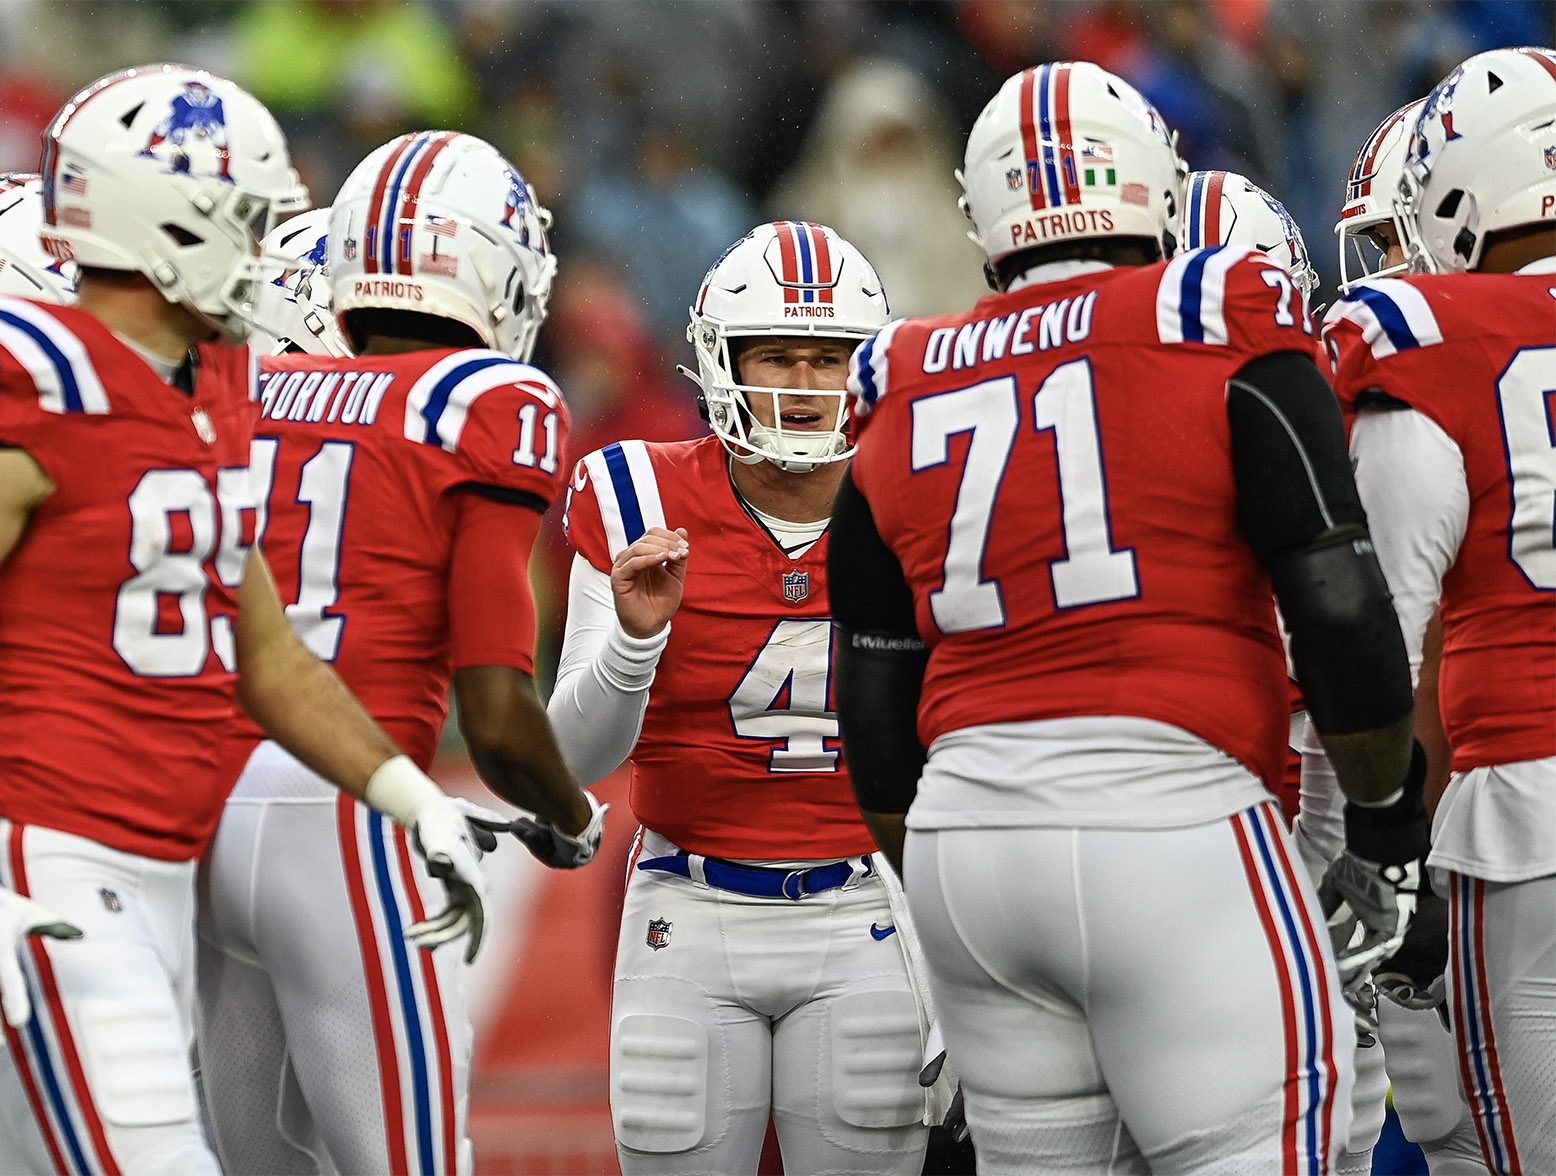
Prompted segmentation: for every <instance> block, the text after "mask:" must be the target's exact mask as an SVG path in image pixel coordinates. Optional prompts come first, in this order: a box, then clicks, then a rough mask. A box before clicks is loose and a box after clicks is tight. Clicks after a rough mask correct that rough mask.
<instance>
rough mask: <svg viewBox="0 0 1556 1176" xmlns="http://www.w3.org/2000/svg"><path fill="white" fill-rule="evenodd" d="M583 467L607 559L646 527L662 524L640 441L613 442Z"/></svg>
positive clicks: (649, 466) (654, 482)
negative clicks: (596, 508) (591, 484)
mask: <svg viewBox="0 0 1556 1176" xmlns="http://www.w3.org/2000/svg"><path fill="white" fill-rule="evenodd" d="M583 464H584V468H585V469H586V470H588V471H589V477H590V479H592V480H593V482H594V498H595V501H596V502H598V503H599V504H600V519H601V521H603V523H604V524H605V541H606V543H607V544H608V545H609V548H610V558H611V559H613V560H614V559H615V558H616V556H617V555H619V554H620V553H621V549H622V548H624V547H627V546H628V545H630V544H632V543H635V542H637V540H638V539H639V538H640V537H641V536H642V534H643V532H644V531H646V530H648V528H650V527H663V526H664V525H665V509H664V504H663V503H662V502H661V501H660V498H659V478H658V475H656V474H655V473H654V463H653V460H652V459H651V458H650V457H649V456H648V446H647V445H646V444H644V443H643V442H642V441H617V442H615V443H614V444H611V445H607V446H606V447H605V448H604V449H597V450H595V451H594V452H593V453H591V454H589V456H588V457H586V458H584V459H583Z"/></svg>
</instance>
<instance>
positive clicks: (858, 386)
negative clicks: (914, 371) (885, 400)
mask: <svg viewBox="0 0 1556 1176" xmlns="http://www.w3.org/2000/svg"><path fill="white" fill-rule="evenodd" d="M901 325H902V320H898V321H897V322H894V323H888V324H887V325H886V326H884V327H882V328H881V329H880V330H879V331H877V332H876V333H875V334H874V335H871V336H870V337H869V338H868V339H866V340H865V341H864V342H863V343H861V344H860V345H859V346H858V347H856V348H855V349H854V354H853V355H852V356H851V357H850V358H849V361H848V392H849V396H850V397H851V398H852V401H853V407H852V412H853V414H854V416H856V417H865V416H869V415H870V410H871V409H873V408H874V407H875V402H876V401H877V400H879V399H880V398H881V397H882V396H883V395H885V393H886V385H887V380H888V379H889V376H890V372H889V370H888V368H887V366H886V353H887V352H888V351H890V350H891V341H892V336H893V335H895V334H896V333H897V328H898V327H900V326H901Z"/></svg>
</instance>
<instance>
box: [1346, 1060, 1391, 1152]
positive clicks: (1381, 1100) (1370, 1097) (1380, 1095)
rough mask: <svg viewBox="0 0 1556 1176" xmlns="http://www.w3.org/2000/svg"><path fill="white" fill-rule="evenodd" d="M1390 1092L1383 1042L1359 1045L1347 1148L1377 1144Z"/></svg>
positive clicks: (1355, 1150) (1365, 1147)
mask: <svg viewBox="0 0 1556 1176" xmlns="http://www.w3.org/2000/svg"><path fill="white" fill-rule="evenodd" d="M1388 1094H1389V1076H1388V1073H1387V1071H1385V1069H1384V1056H1383V1045H1382V1043H1381V1042H1375V1043H1374V1044H1372V1045H1368V1046H1360V1045H1359V1046H1357V1047H1356V1085H1355V1086H1354V1087H1353V1088H1352V1089H1351V1132H1350V1134H1349V1135H1348V1136H1347V1137H1346V1141H1345V1148H1346V1150H1347V1151H1350V1152H1363V1151H1367V1150H1369V1149H1370V1148H1372V1147H1374V1146H1375V1145H1376V1144H1377V1142H1378V1136H1379V1135H1381V1134H1382V1133H1383V1118H1384V1115H1385V1113H1386V1107H1387V1103H1388Z"/></svg>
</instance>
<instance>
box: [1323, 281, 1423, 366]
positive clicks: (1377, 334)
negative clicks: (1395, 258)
mask: <svg viewBox="0 0 1556 1176" xmlns="http://www.w3.org/2000/svg"><path fill="white" fill-rule="evenodd" d="M1342 319H1345V320H1349V321H1350V322H1353V323H1355V324H1356V325H1357V326H1358V327H1360V328H1361V332H1362V341H1363V342H1365V343H1366V344H1367V346H1368V347H1369V348H1371V349H1372V355H1373V358H1374V359H1382V358H1384V357H1385V356H1388V355H1395V354H1397V353H1399V352H1401V351H1409V350H1410V349H1411V348H1414V347H1433V346H1436V345H1437V344H1439V343H1441V342H1442V341H1443V332H1442V328H1441V327H1439V326H1438V325H1437V316H1436V315H1434V314H1433V313H1432V308H1431V305H1430V304H1429V303H1428V302H1427V300H1426V297H1425V295H1423V294H1422V293H1421V291H1419V290H1417V289H1416V288H1415V287H1414V286H1412V285H1411V284H1410V283H1409V282H1405V281H1401V280H1400V279H1399V278H1377V279H1375V280H1373V281H1370V282H1366V283H1363V284H1362V285H1360V286H1357V287H1355V288H1354V289H1352V290H1351V292H1350V293H1349V294H1347V295H1346V296H1345V297H1344V298H1342V299H1340V300H1339V301H1338V302H1336V303H1335V304H1334V305H1333V306H1331V307H1330V308H1329V313H1328V314H1326V315H1325V316H1324V327H1325V329H1326V330H1327V329H1328V328H1329V327H1331V326H1333V324H1335V323H1337V322H1339V321H1341V320H1342Z"/></svg>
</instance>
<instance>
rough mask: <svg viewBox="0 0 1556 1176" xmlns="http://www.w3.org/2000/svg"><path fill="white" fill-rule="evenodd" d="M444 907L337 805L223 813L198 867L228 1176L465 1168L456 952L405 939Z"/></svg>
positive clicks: (215, 1100)
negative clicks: (429, 949)
mask: <svg viewBox="0 0 1556 1176" xmlns="http://www.w3.org/2000/svg"><path fill="white" fill-rule="evenodd" d="M251 770H252V766H251ZM304 770H305V769H304ZM444 902H445V896H444V892H443V888H442V886H441V885H440V884H439V883H437V882H436V881H434V880H433V879H431V878H430V877H428V875H427V874H426V871H425V870H424V869H423V867H422V864H421V860H420V858H418V857H416V856H415V855H414V854H412V853H411V852H410V849H409V847H408V845H407V843H406V838H405V833H404V831H403V830H401V829H399V828H398V827H397V826H396V825H395V824H394V823H393V822H392V821H390V820H389V819H388V818H387V817H384V816H382V815H380V814H378V813H376V812H374V811H373V810H371V809H369V808H367V807H366V806H365V805H362V804H358V803H357V802H356V801H354V800H352V799H351V798H350V797H349V796H346V795H345V794H344V793H336V792H334V791H333V790H331V795H330V796H329V797H327V798H324V799H303V798H297V799H288V800H254V799H245V798H242V797H234V798H233V799H231V800H229V801H228V802H227V807H226V810H225V811H224V813H223V815H222V821H221V826H220V828H219V829H218V830H217V834H216V838H215V840H214V841H213V842H212V843H211V848H210V850H209V852H208V853H207V854H206V857H205V860H204V862H203V863H202V865H201V871H200V957H199V999H200V1010H199V1011H200V1021H199V1029H200V1032H199V1056H200V1067H201V1077H202V1079H203V1082H204V1087H205V1097H206V1103H207V1107H208V1110H209V1115H210V1122H211V1128H212V1133H213V1135H214V1143H215V1144H216V1149H217V1151H218V1152H219V1154H220V1155H221V1158H222V1163H223V1166H224V1167H225V1168H226V1169H227V1170H228V1171H229V1172H235V1173H252V1172H265V1173H276V1174H280V1173H313V1172H318V1171H321V1170H326V1171H327V1170H330V1168H331V1167H333V1168H334V1169H335V1170H338V1171H340V1172H344V1173H359V1172H395V1173H399V1172H436V1173H448V1174H450V1176H452V1174H455V1173H460V1174H465V1173H468V1172H469V1171H470V1170H471V1167H472V1162H473V1161H472V1155H471V1149H470V1144H469V1142H468V1140H467V1139H466V1137H465V1123H466V1112H467V1110H468V1103H469V1090H470V1054H471V1049H472V1044H473V1037H472V1033H471V1029H470V1024H469V1021H468V1019H467V1017H466V1014H465V1002H464V976H463V973H464V964H463V958H462V956H461V954H460V952H461V950H462V945H461V944H459V943H451V944H445V945H444V946H443V947H440V948H439V949H438V950H436V951H435V952H426V951H421V950H419V949H417V948H416V947H413V946H412V945H411V944H409V943H407V942H406V941H405V938H404V935H403V931H404V928H405V927H406V926H407V925H409V924H410V923H414V922H416V921H418V920H419V919H421V918H423V917H425V916H426V915H427V914H429V913H435V912H436V911H438V910H439V909H441V908H442V906H443V904H444Z"/></svg>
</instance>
